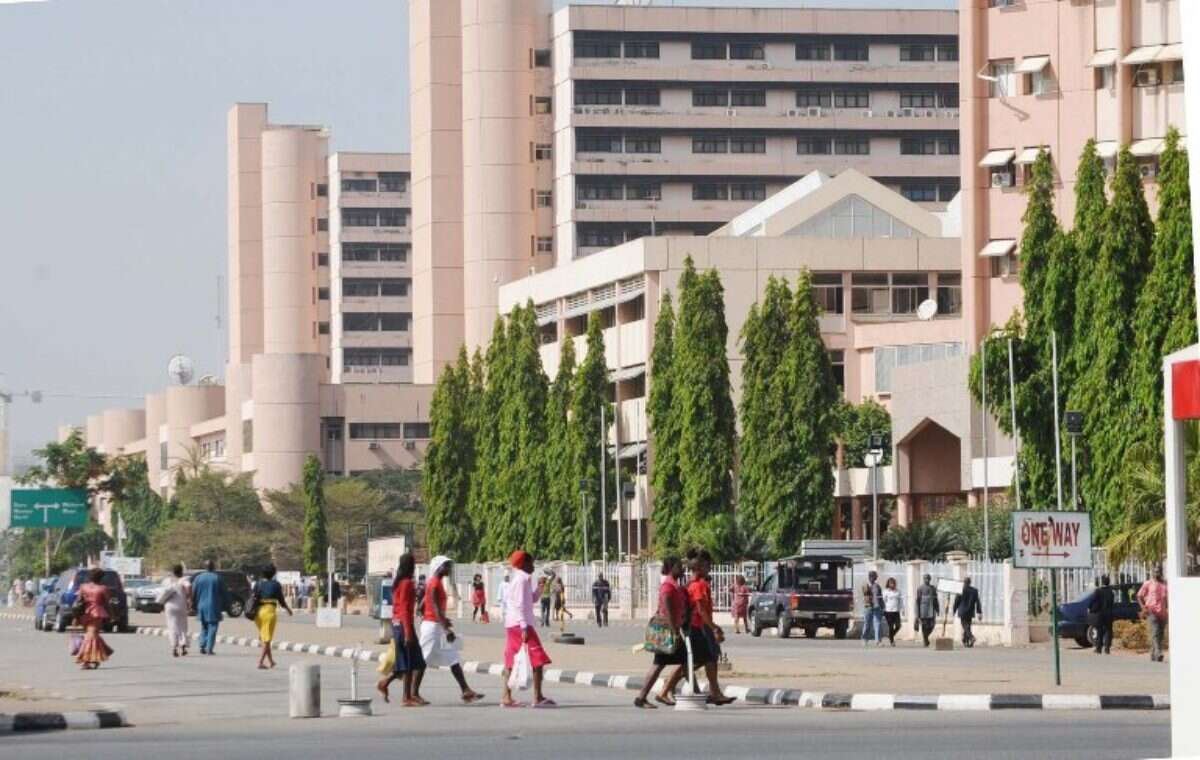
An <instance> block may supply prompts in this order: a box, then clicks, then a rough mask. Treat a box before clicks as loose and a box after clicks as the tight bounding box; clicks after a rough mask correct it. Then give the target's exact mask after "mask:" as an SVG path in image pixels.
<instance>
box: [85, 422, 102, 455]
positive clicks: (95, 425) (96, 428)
mask: <svg viewBox="0 0 1200 760" xmlns="http://www.w3.org/2000/svg"><path fill="white" fill-rule="evenodd" d="M84 443H86V444H87V445H88V446H90V447H92V448H95V449H99V450H100V452H101V453H107V452H105V451H104V415H103V414H89V415H88V418H87V427H85V428H84Z"/></svg>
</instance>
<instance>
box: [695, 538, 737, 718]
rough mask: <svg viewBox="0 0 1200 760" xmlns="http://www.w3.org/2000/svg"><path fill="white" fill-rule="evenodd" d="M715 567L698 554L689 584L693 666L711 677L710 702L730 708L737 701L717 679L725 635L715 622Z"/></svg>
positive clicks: (709, 678)
mask: <svg viewBox="0 0 1200 760" xmlns="http://www.w3.org/2000/svg"><path fill="white" fill-rule="evenodd" d="M711 564H712V559H711V558H710V557H709V555H708V552H704V551H701V552H699V553H697V555H696V556H695V558H694V559H692V561H691V563H690V567H691V570H692V580H691V582H690V583H688V587H687V594H688V602H689V604H690V605H691V608H692V619H691V621H690V627H689V630H688V641H689V642H691V645H692V664H693V665H694V666H695V667H697V668H699V667H700V666H701V665H703V666H704V675H705V676H706V677H707V678H708V703H709V704H710V705H727V704H729V703H730V702H733V701H734V699H733V698H732V697H726V696H725V695H724V694H723V693H722V692H721V684H720V682H719V681H718V680H717V658H718V657H720V655H721V646H720V645H721V642H722V641H723V640H724V639H725V633H724V631H722V630H721V627H720V626H719V625H717V624H716V623H714V622H713V616H712V613H713V603H712V587H711V586H709V584H708V570H709V566H710V565H711Z"/></svg>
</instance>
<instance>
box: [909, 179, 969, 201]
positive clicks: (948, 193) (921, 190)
mask: <svg viewBox="0 0 1200 760" xmlns="http://www.w3.org/2000/svg"><path fill="white" fill-rule="evenodd" d="M960 187H961V185H960V184H959V182H958V180H954V181H952V182H906V183H904V184H902V185H900V194H901V195H903V196H904V197H905V198H907V199H909V200H910V201H912V202H913V203H949V202H950V201H952V200H954V196H955V195H957V194H958V191H959V189H960Z"/></svg>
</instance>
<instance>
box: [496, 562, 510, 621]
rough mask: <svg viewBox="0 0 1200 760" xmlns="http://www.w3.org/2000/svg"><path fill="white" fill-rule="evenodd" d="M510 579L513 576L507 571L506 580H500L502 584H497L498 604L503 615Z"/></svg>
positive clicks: (502, 615)
mask: <svg viewBox="0 0 1200 760" xmlns="http://www.w3.org/2000/svg"><path fill="white" fill-rule="evenodd" d="M510 579H511V576H510V575H509V574H508V573H507V572H506V573H504V580H502V581H500V584H499V585H498V586H496V606H497V607H498V608H499V609H500V616H501V617H504V599H505V597H507V596H508V584H509V581H510Z"/></svg>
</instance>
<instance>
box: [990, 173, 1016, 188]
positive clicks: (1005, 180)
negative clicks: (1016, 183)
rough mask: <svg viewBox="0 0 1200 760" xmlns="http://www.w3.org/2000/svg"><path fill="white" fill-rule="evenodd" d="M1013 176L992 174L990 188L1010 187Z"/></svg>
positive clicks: (1010, 174)
mask: <svg viewBox="0 0 1200 760" xmlns="http://www.w3.org/2000/svg"><path fill="white" fill-rule="evenodd" d="M1012 186H1013V174H1012V172H993V173H992V187H1012Z"/></svg>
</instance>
